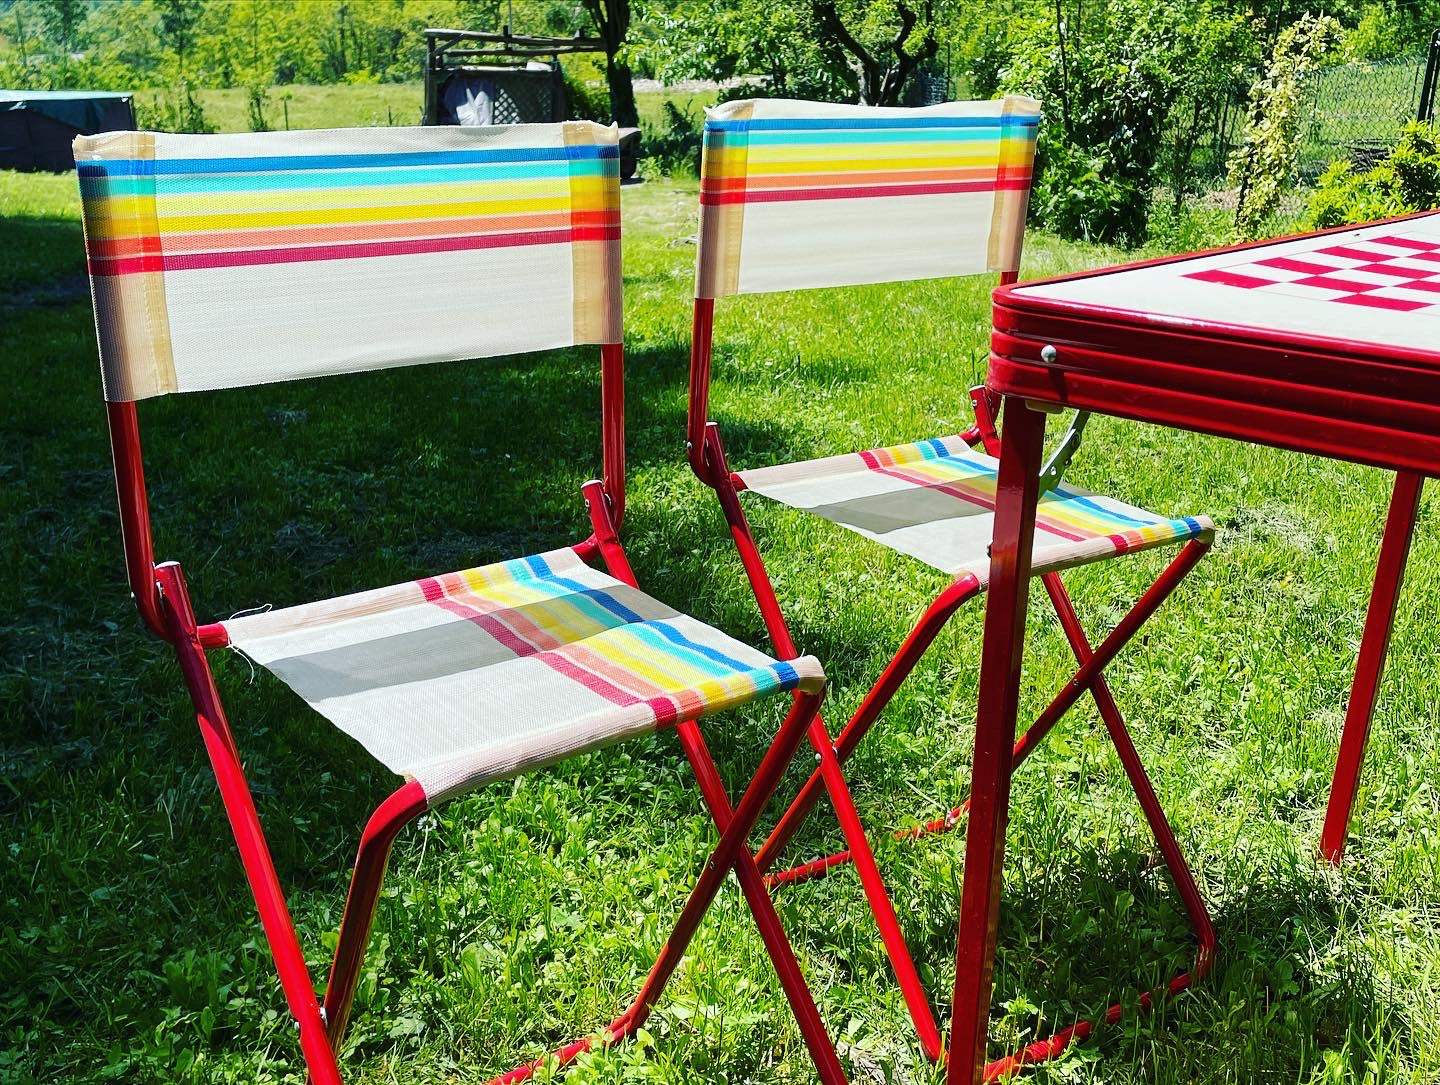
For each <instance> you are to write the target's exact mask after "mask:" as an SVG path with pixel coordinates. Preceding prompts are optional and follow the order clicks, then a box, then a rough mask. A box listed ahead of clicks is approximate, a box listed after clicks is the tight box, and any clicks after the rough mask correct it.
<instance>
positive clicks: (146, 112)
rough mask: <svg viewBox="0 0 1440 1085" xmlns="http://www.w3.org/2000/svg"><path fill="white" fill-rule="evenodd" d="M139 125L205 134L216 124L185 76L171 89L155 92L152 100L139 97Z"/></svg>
mask: <svg viewBox="0 0 1440 1085" xmlns="http://www.w3.org/2000/svg"><path fill="white" fill-rule="evenodd" d="M135 126H136V127H137V128H139V129H140V130H141V131H148V132H193V133H197V134H204V133H207V132H213V131H215V125H213V124H211V123H210V119H209V118H208V117H206V116H205V110H204V109H202V108H201V106H200V103H199V102H198V101H196V100H195V93H194V91H193V90H192V89H191V87H190V84H189V83H186V82H184V81H183V80H182V81H181V82H179V83H176V84H175V85H174V86H173V87H171V88H170V89H169V90H159V91H156V92H155V97H154V98H153V99H151V100H150V101H145V100H143V99H141V98H138V97H137V98H136V99H135Z"/></svg>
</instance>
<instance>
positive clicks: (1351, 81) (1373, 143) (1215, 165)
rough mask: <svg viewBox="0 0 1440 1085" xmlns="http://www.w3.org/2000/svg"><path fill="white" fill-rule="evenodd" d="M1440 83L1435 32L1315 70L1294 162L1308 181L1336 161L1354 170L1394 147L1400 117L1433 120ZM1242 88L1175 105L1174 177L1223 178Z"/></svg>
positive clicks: (1241, 125)
mask: <svg viewBox="0 0 1440 1085" xmlns="http://www.w3.org/2000/svg"><path fill="white" fill-rule="evenodd" d="M1437 83H1440V30H1437V31H1436V32H1435V33H1434V35H1433V36H1432V37H1431V39H1430V41H1429V46H1428V48H1422V49H1417V50H1416V51H1415V52H1413V53H1409V54H1405V55H1402V56H1397V57H1392V58H1389V59H1386V60H1365V61H1351V62H1349V63H1345V64H1335V65H1331V66H1330V67H1327V68H1322V69H1320V70H1319V71H1317V72H1315V73H1314V74H1312V75H1311V76H1310V78H1309V79H1308V80H1307V82H1306V85H1305V112H1304V121H1303V126H1302V129H1301V144H1300V154H1299V162H1298V166H1297V170H1298V174H1299V178H1300V179H1301V180H1302V181H1305V182H1311V181H1313V180H1314V179H1315V178H1316V177H1318V176H1319V175H1320V173H1321V172H1322V171H1323V170H1324V169H1325V167H1326V166H1327V165H1329V164H1330V163H1331V162H1333V161H1334V160H1336V159H1337V158H1347V159H1349V160H1350V161H1351V162H1353V163H1355V165H1356V166H1357V167H1359V168H1361V169H1365V168H1368V167H1370V166H1372V165H1374V164H1375V163H1376V162H1378V161H1379V160H1380V159H1381V158H1383V157H1384V156H1385V154H1386V153H1387V152H1388V151H1389V150H1390V148H1391V147H1393V146H1394V145H1395V141H1396V140H1397V139H1399V137H1400V130H1401V129H1402V128H1403V127H1404V125H1405V123H1406V122H1407V121H1411V120H1415V119H1420V120H1429V121H1434V120H1435V118H1436V100H1437V97H1440V95H1437V93H1436V90H1437ZM1248 111H1249V89H1248V88H1246V87H1231V88H1228V89H1227V90H1226V91H1224V92H1222V93H1220V94H1219V95H1216V96H1214V97H1212V98H1210V99H1194V100H1192V101H1189V102H1181V103H1179V104H1178V106H1177V109H1176V113H1175V115H1174V116H1173V117H1172V129H1171V132H1170V134H1169V136H1168V138H1167V154H1169V155H1170V156H1171V160H1172V161H1176V160H1179V161H1181V162H1182V163H1183V168H1182V169H1179V170H1176V171H1174V172H1175V175H1176V176H1186V177H1188V179H1189V181H1190V183H1191V184H1193V185H1195V186H1197V187H1206V185H1207V183H1208V184H1209V185H1210V186H1213V185H1214V184H1216V183H1218V182H1222V181H1223V180H1224V178H1225V175H1226V172H1227V163H1228V162H1229V159H1230V156H1231V154H1232V153H1234V151H1235V149H1236V148H1237V147H1238V146H1239V145H1240V141H1241V139H1243V138H1244V134H1245V122H1246V119H1247V114H1248Z"/></svg>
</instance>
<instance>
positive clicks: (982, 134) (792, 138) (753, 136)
mask: <svg viewBox="0 0 1440 1085" xmlns="http://www.w3.org/2000/svg"><path fill="white" fill-rule="evenodd" d="M1005 138H1012V137H1010V136H1009V134H1008V130H1007V129H1006V128H1005V127H1004V126H1002V125H995V126H993V127H991V128H954V129H949V130H943V129H942V130H936V129H934V128H890V129H875V130H871V129H865V128H849V129H844V130H833V131H824V132H811V131H799V132H751V133H750V142H751V143H753V144H755V146H757V147H788V146H795V145H800V144H822V145H827V146H834V145H838V144H844V143H863V144H867V145H868V144H872V143H936V142H944V143H998V142H1000V141H1001V140H1002V139H1005ZM1013 138H1017V139H1018V138H1024V135H1023V134H1022V133H1019V132H1016V133H1015V134H1014V136H1013Z"/></svg>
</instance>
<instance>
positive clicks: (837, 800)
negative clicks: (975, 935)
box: [705, 423, 973, 1057]
mask: <svg viewBox="0 0 1440 1085" xmlns="http://www.w3.org/2000/svg"><path fill="white" fill-rule="evenodd" d="M705 439H706V454H705V462H706V463H707V464H708V465H709V467H710V469H711V470H712V471H713V472H714V473H715V479H714V480H713V481H712V482H711V485H712V486H713V487H714V489H715V493H716V495H717V496H718V497H719V499H720V507H721V509H722V511H723V512H724V514H725V520H726V523H728V524H729V525H730V534H731V536H732V537H733V538H734V540H735V548H736V550H737V551H738V552H739V554H740V561H741V563H742V564H743V565H744V567H745V575H746V577H747V578H749V580H750V588H751V591H752V592H753V593H754V595H755V600H756V602H757V603H758V604H759V606H760V613H761V614H762V616H763V617H764V619H765V627H766V629H767V630H768V631H769V633H770V639H771V641H772V642H773V643H774V645H775V650H776V653H777V654H778V655H779V656H780V658H782V659H791V658H794V657H795V656H797V655H799V654H800V653H799V652H798V651H797V649H796V647H795V642H794V641H793V640H792V639H791V637H790V630H789V628H788V627H787V626H786V624H785V616H784V614H782V613H781V611H780V603H779V601H778V600H777V599H776V598H775V592H774V589H773V588H772V587H771V585H770V574H769V573H768V572H766V570H765V563H764V561H763V560H762V559H761V557H760V551H759V548H758V547H756V545H755V538H754V536H753V535H752V534H751V531H750V523H749V521H748V520H747V519H746V517H745V510H744V509H742V508H741V507H740V498H739V496H738V495H737V494H736V492H735V487H734V484H733V483H732V482H731V478H730V468H729V465H728V464H727V463H726V462H725V450H724V447H723V446H722V445H721V443H720V431H719V430H718V429H717V428H716V427H715V425H714V424H713V423H712V424H710V425H708V426H707V427H706V429H705ZM972 579H973V578H972ZM964 584H965V580H963V579H962V580H960V581H957V583H956V585H955V586H952V587H953V588H954V599H953V602H950V611H951V612H953V610H954V608H955V607H956V606H959V605H960V603H961V602H963V601H964V598H965V597H966V596H965V595H964V594H963V592H964V588H963V587H962V586H963V585H964ZM971 594H973V590H972V591H971ZM942 598H948V595H947V597H942ZM948 617H949V613H945V614H944V615H943V617H937V622H938V624H936V625H935V627H934V630H933V631H932V632H930V633H929V638H930V639H933V638H934V636H935V633H937V632H939V628H940V626H943V625H944V618H948ZM912 639H913V635H912ZM928 644H929V640H928V639H927V640H926V641H925V645H928ZM923 650H924V649H923V646H922V647H921V648H920V649H919V651H916V652H915V653H914V656H913V658H911V659H909V661H908V663H906V664H905V666H904V667H903V669H902V670H900V671H898V672H897V673H896V675H895V676H894V679H893V686H891V687H890V689H889V692H888V693H886V695H885V698H884V699H885V700H888V699H889V697H890V696H891V695H893V693H894V686H898V685H899V684H900V682H901V681H903V680H904V677H905V675H906V674H908V673H909V669H910V667H913V666H914V660H915V659H918V658H919V655H920V653H921V652H923ZM903 651H904V649H902V653H903ZM892 669H893V668H892ZM888 673H889V671H888V670H887V674H888ZM884 681H885V679H884V678H882V682H884ZM883 703H884V701H883V700H882V701H879V702H877V703H876V704H875V706H874V707H873V708H872V709H871V712H872V719H873V714H877V713H878V712H879V710H880V707H881V706H882V705H883ZM865 726H866V727H868V726H869V724H868V723H866V724H865ZM862 733H863V731H862ZM858 740H859V736H858V735H857V736H856V737H855V739H854V741H858ZM810 741H811V744H812V745H813V746H814V747H815V750H816V752H818V753H819V754H820V770H819V775H820V776H821V777H822V780H823V783H824V786H825V788H826V790H827V791H828V792H829V795H830V802H831V805H833V806H834V807H835V811H836V813H837V815H838V816H839V820H840V827H841V830H842V831H843V832H844V834H845V842H846V844H847V845H848V846H849V850H850V852H851V853H852V854H853V855H854V856H855V857H856V864H857V868H858V870H859V873H860V884H861V886H862V888H863V889H864V891H865V898H866V900H867V901H868V902H869V904H870V910H871V912H872V913H873V914H874V916H875V922H876V925H877V926H878V927H879V929H880V937H881V941H882V942H883V943H884V945H885V952H886V955H887V956H888V957H889V958H890V965H891V967H892V968H893V969H894V971H895V976H896V979H897V980H898V982H899V984H900V991H901V994H902V995H903V996H904V998H905V1004H906V1007H907V1008H908V1009H909V1011H910V1017H911V1020H913V1021H914V1023H915V1030H916V1033H917V1035H918V1036H919V1039H920V1044H921V1046H922V1047H923V1048H924V1049H925V1051H926V1052H927V1053H928V1054H930V1055H931V1056H932V1057H938V1056H939V1053H940V1029H939V1026H938V1025H936V1023H935V1016H934V1014H933V1013H931V1011H930V1001H929V999H928V998H927V997H926V994H925V988H924V987H923V985H922V984H921V983H920V976H919V974H918V973H917V972H916V970H915V962H914V961H913V960H912V959H911V957H910V951H909V948H908V947H907V946H906V945H905V936H904V934H903V933H902V932H901V930H900V920H899V917H898V916H896V914H895V905H894V904H893V903H892V902H891V900H890V894H889V893H888V892H887V891H886V889H885V883H884V882H883V881H882V880H881V878H880V871H879V868H878V867H877V866H876V865H875V855H874V853H873V852H872V851H871V849H870V843H869V841H868V840H866V839H865V829H864V826H863V825H862V824H861V822H860V815H859V814H858V813H857V812H856V810H855V804H854V802H853V801H852V800H851V798H850V791H849V789H848V788H847V787H846V785H845V777H844V773H843V772H842V771H841V769H840V764H839V761H840V758H838V757H837V753H836V749H835V747H834V746H833V745H832V744H831V741H830V733H829V732H828V731H827V730H826V729H825V723H824V721H823V720H822V719H821V718H820V717H819V716H818V715H817V716H816V717H815V721H814V723H813V724H812V725H811V727H810ZM806 786H807V788H809V789H810V791H811V795H812V798H810V799H809V802H810V803H811V804H812V805H813V803H814V802H815V800H816V799H818V798H819V789H818V787H817V786H816V785H814V784H807V785H806ZM791 809H792V810H793V809H795V808H794V806H793V804H792V807H791ZM786 817H787V818H788V817H790V814H789V812H788V811H787V814H786ZM801 817H803V814H800V815H797V816H796V817H795V818H794V819H793V820H791V821H790V822H789V828H788V830H787V831H788V832H794V830H795V828H796V827H798V824H799V820H800V818H801ZM782 820H783V819H782ZM772 838H773V837H772ZM765 847H766V848H767V849H768V850H769V858H768V859H767V862H771V861H773V858H774V853H775V850H776V848H774V847H772V846H771V844H770V842H768V841H767V843H766V845H765ZM763 869H764V868H763V867H760V866H758V865H757V867H756V870H757V873H758V872H759V871H760V870H763Z"/></svg>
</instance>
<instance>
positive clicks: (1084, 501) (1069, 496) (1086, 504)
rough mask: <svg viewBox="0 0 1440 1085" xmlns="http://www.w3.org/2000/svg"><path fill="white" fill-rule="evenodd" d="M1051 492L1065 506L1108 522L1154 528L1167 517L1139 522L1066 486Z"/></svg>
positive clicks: (1058, 487)
mask: <svg viewBox="0 0 1440 1085" xmlns="http://www.w3.org/2000/svg"><path fill="white" fill-rule="evenodd" d="M1050 492H1051V493H1053V494H1056V495H1057V498H1056V499H1057V500H1059V501H1061V502H1063V503H1064V504H1067V505H1079V506H1080V507H1081V508H1086V509H1091V510H1092V511H1094V512H1096V513H1098V514H1099V515H1100V516H1101V517H1102V518H1104V519H1106V520H1119V521H1120V522H1121V523H1126V524H1135V525H1136V526H1137V527H1154V526H1155V525H1156V524H1163V523H1165V517H1163V516H1156V517H1154V518H1152V519H1150V520H1137V519H1135V517H1133V516H1126V515H1125V514H1124V513H1123V512H1116V511H1115V510H1114V509H1108V508H1106V507H1105V506H1104V505H1102V504H1100V503H1099V502H1098V501H1095V500H1093V499H1091V498H1089V497H1086V496H1085V495H1084V494H1077V493H1076V492H1075V491H1074V490H1071V489H1068V488H1066V487H1064V486H1057V487H1055V489H1053V490H1051V491H1050Z"/></svg>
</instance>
